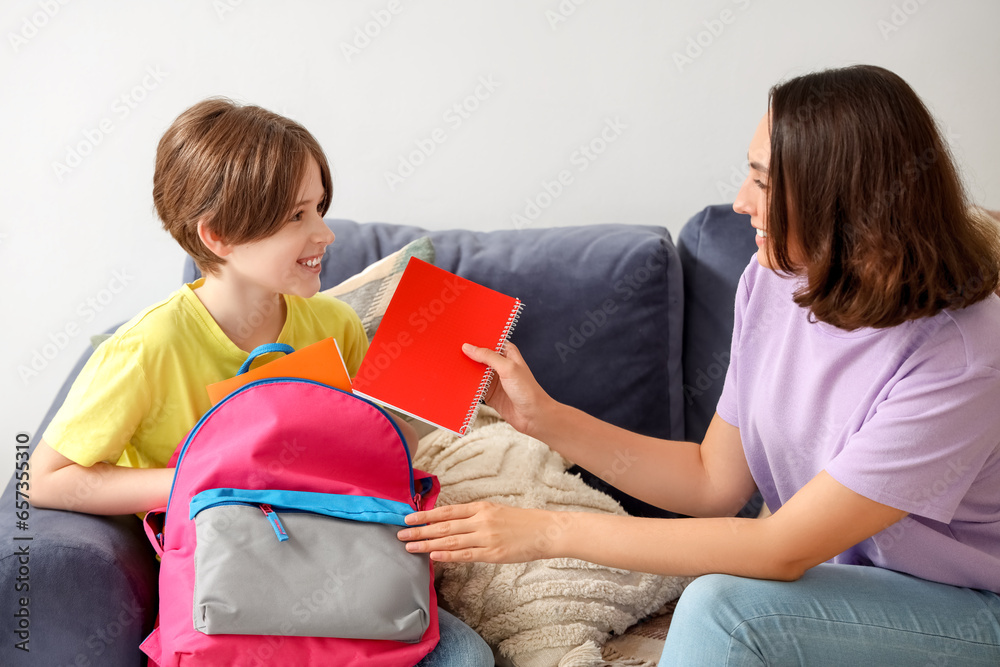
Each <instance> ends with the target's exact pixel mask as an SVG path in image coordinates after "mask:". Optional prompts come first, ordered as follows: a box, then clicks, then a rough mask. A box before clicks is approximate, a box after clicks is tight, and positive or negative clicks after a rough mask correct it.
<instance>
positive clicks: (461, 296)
mask: <svg viewBox="0 0 1000 667" xmlns="http://www.w3.org/2000/svg"><path fill="white" fill-rule="evenodd" d="M520 312H521V301H520V300H518V299H515V298H514V297H510V296H507V295H506V294H501V293H500V292H497V291H495V290H492V289H490V288H488V287H484V286H483V285H479V284H478V283H475V282H472V281H471V280H467V279H465V278H462V277H460V276H456V275H455V274H453V273H449V272H448V271H445V270H444V269H440V268H438V267H436V266H434V265H432V264H428V263H427V262H424V261H422V260H420V259H417V258H416V257H412V258H410V261H409V262H408V263H407V265H406V270H405V271H403V275H402V277H401V278H400V281H399V286H398V287H397V288H396V291H395V293H394V294H393V295H392V300H391V301H390V302H389V306H388V308H387V309H386V311H385V315H384V316H383V317H382V322H381V323H380V324H379V326H378V329H377V330H376V331H375V337H374V338H373V339H372V343H371V347H369V349H368V353H367V354H366V355H365V358H364V360H363V361H362V362H361V368H360V369H359V370H358V373H357V375H356V376H355V377H354V393H355V394H358V395H360V396H364V397H365V398H370V399H372V400H373V401H376V402H378V403H381V404H383V405H385V406H387V407H390V408H393V409H394V410H398V411H399V412H403V413H406V414H408V415H410V416H413V417H416V418H417V419H420V420H422V421H425V422H428V423H429V424H432V425H434V426H437V427H438V428H444V429H447V430H449V431H452V432H454V433H458V434H459V435H465V433H467V432H468V430H469V425H470V424H471V423H472V422H473V421H474V420H475V417H476V412H477V411H478V409H479V401H480V399H481V398H482V396H483V394H484V393H485V392H486V390H487V389H488V388H489V386H490V382H491V380H492V375H493V371H492V370H491V369H490V368H489V367H488V366H486V365H485V364H481V363H479V362H476V361H473V360H472V359H469V358H468V357H467V356H465V353H464V352H462V343H472V344H473V345H476V346H479V347H488V348H492V349H494V350H496V351H497V352H500V351H501V350H502V349H503V346H504V343H506V342H507V339H508V337H509V336H510V333H511V330H512V329H513V328H514V325H515V324H516V323H517V318H518V316H519V315H520Z"/></svg>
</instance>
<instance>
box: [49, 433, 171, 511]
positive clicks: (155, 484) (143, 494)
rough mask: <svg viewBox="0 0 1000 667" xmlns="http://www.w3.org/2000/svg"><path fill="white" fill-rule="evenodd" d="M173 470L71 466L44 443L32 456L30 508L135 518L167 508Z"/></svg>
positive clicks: (106, 465)
mask: <svg viewBox="0 0 1000 667" xmlns="http://www.w3.org/2000/svg"><path fill="white" fill-rule="evenodd" d="M173 478H174V470H173V468H126V467H122V466H116V465H112V464H110V463H95V464H94V465H93V466H90V467H89V468H88V467H86V466H82V465H80V464H78V463H74V462H73V461H71V460H70V459H68V458H66V457H65V456H63V455H62V454H60V453H59V452H57V451H56V450H54V449H52V447H50V446H49V445H48V444H46V442H45V441H44V440H42V441H41V442H39V443H38V446H37V447H36V448H35V451H34V453H32V455H31V504H32V505H34V506H35V507H46V508H49V509H65V510H74V511H76V512H87V513H89V514H109V515H112V514H136V513H142V512H147V511H149V510H151V509H155V508H157V507H163V506H164V505H166V504H167V498H168V496H169V495H170V485H171V484H172V483H173Z"/></svg>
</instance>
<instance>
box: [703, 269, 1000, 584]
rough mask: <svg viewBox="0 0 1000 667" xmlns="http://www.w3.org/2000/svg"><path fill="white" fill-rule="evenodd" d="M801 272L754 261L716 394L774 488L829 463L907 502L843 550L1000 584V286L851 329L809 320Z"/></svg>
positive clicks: (771, 503) (839, 559)
mask: <svg viewBox="0 0 1000 667" xmlns="http://www.w3.org/2000/svg"><path fill="white" fill-rule="evenodd" d="M799 280H800V279H799V278H795V277H787V276H779V275H778V274H776V273H775V272H774V271H771V270H770V269H765V268H763V267H761V266H760V265H759V264H758V263H757V259H756V257H755V258H754V259H753V260H752V261H751V263H750V265H749V266H748V267H747V269H746V270H745V271H744V272H743V277H742V278H741V280H740V285H739V289H738V290H737V293H736V319H735V327H734V331H733V346H732V357H731V360H730V366H729V372H728V374H727V376H726V382H725V387H724V389H723V391H722V397H721V398H720V399H719V406H718V413H719V416H720V417H721V418H722V419H724V420H725V421H727V422H728V423H730V424H733V425H734V426H737V427H738V428H739V429H740V437H741V439H742V441H743V449H744V451H745V453H746V457H747V463H748V464H749V466H750V472H751V474H752V475H753V478H754V481H756V483H757V487H758V488H759V489H760V492H761V494H762V495H763V497H764V502H766V503H767V506H768V508H770V509H771V510H772V511H776V510H777V509H778V508H779V507H781V505H782V504H783V503H784V502H786V501H787V500H788V499H789V498H791V497H792V495H793V494H794V493H795V492H796V491H798V490H799V489H800V488H802V487H803V486H804V485H805V484H806V483H807V482H809V480H811V479H812V478H813V477H815V476H816V475H817V474H818V473H819V472H820V471H822V470H826V471H827V472H828V473H829V474H830V475H831V476H832V477H833V478H834V479H835V480H837V481H838V482H839V483H840V484H843V485H844V486H846V487H847V488H849V489H851V490H853V491H855V492H856V493H859V494H861V495H863V496H865V497H866V498H870V499H871V500H874V501H876V502H879V503H882V504H885V505H890V506H892V507H895V508H897V509H901V510H905V511H907V512H909V515H908V516H907V517H905V518H904V519H903V520H902V521H900V522H899V523H897V524H895V525H893V526H890V527H889V528H887V529H885V530H883V531H882V532H880V533H878V534H877V535H874V536H873V537H871V538H870V539H867V540H865V541H864V542H861V543H860V544H857V545H855V546H854V547H852V548H850V549H848V550H847V551H845V552H844V553H842V554H840V555H838V556H836V557H835V558H834V559H833V561H832V562H835V563H849V564H858V565H876V566H879V567H884V568H887V569H891V570H898V571H900V572H907V573H909V574H913V575H916V576H918V577H922V578H924V579H930V580H933V581H940V582H943V583H947V584H952V585H956V586H967V587H970V588H982V589H986V590H991V591H995V592H1000V343H998V339H1000V298H997V297H996V296H991V297H990V298H989V299H986V300H985V301H981V302H979V303H977V304H975V305H973V306H970V307H968V308H964V309H962V310H958V311H943V312H941V313H939V314H938V315H936V316H934V317H930V318H923V319H920V320H916V321H910V322H906V323H904V324H901V325H899V326H896V327H891V328H888V329H859V330H856V331H852V332H849V331H844V330H842V329H838V328H836V327H833V326H830V325H828V324H825V323H822V322H815V321H812V322H810V318H809V313H808V311H807V310H806V309H804V308H801V307H800V306H798V305H796V304H795V302H794V301H793V300H792V294H793V292H794V291H795V289H796V287H797V286H798V285H799Z"/></svg>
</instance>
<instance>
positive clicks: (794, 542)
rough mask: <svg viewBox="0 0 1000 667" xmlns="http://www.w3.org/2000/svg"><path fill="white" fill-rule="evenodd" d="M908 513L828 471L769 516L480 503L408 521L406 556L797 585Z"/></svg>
mask: <svg viewBox="0 0 1000 667" xmlns="http://www.w3.org/2000/svg"><path fill="white" fill-rule="evenodd" d="M904 516H906V512H903V511H902V510H898V509H895V508H893V507H889V506H887V505H882V504H880V503H877V502H874V501H872V500H869V499H868V498H865V497H864V496H861V495H859V494H857V493H855V492H853V491H851V490H850V489H848V488H847V487H845V486H843V485H841V484H840V483H838V482H837V481H836V480H834V479H833V477H831V476H830V475H828V474H827V473H826V472H821V473H820V474H818V475H817V476H816V477H815V478H813V480H812V481H810V482H809V483H808V484H806V485H805V486H804V487H803V488H802V489H801V490H799V492H798V493H796V494H795V495H794V496H793V497H792V498H791V499H789V501H788V502H787V503H785V505H783V506H782V507H781V508H780V509H779V510H778V511H777V512H775V513H774V514H772V515H771V516H769V517H767V518H765V519H739V518H707V519H699V518H696V519H647V518H639V517H623V516H616V515H607V514H593V513H587V512H552V511H545V510H528V509H518V508H512V507H505V506H501V505H495V504H492V503H472V504H469V505H452V506H449V507H439V508H437V509H434V510H430V511H427V512H417V513H414V514H411V515H410V516H408V517H407V523H409V524H422V523H427V524H428V525H426V526H421V527H416V528H407V529H404V530H402V531H400V533H399V537H400V539H402V540H406V541H409V542H410V543H409V544H407V545H406V548H407V550H409V551H413V552H427V553H430V557H431V558H432V559H433V560H438V561H444V562H464V561H481V562H491V563H510V562H524V561H529V560H536V559H540V558H579V559H582V560H586V561H590V562H593V563H598V564H600V565H605V566H609V567H617V568H622V569H627V570H637V571H641V572H653V573H659V574H667V575H675V576H696V575H701V574H707V573H710V572H719V573H725V574H735V575H739V576H744V577H754V578H758V579H777V580H785V581H791V580H795V579H797V578H799V577H800V576H801V575H802V573H804V572H805V571H806V570H808V569H809V568H811V567H813V566H815V565H817V564H819V563H822V562H824V561H826V560H829V559H830V558H832V557H834V556H836V555H837V554H839V553H841V552H843V551H844V550H846V549H848V548H850V547H851V546H853V545H855V544H857V543H858V542H861V541H862V540H865V539H867V538H869V537H871V536H872V535H874V534H875V533H877V532H879V531H881V530H883V529H885V528H887V527H888V526H890V525H892V524H893V523H895V522H897V521H899V520H900V519H902V518H903V517H904Z"/></svg>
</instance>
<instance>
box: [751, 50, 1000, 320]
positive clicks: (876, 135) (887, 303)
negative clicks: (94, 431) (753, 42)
mask: <svg viewBox="0 0 1000 667" xmlns="http://www.w3.org/2000/svg"><path fill="white" fill-rule="evenodd" d="M769 107H770V117H771V159H770V167H769V170H768V204H767V207H768V209H767V212H768V222H767V227H768V229H767V233H768V245H769V246H770V250H771V257H772V258H773V262H774V266H775V267H776V268H777V269H780V270H782V271H786V272H802V274H803V276H804V278H805V282H804V284H803V287H802V288H801V289H799V290H798V292H796V295H795V301H796V303H798V304H799V305H800V306H803V307H806V308H809V309H810V311H811V312H812V316H813V317H815V318H816V319H818V320H820V321H822V322H826V323H828V324H832V325H834V326H837V327H840V328H842V329H847V330H854V329H858V328H861V327H890V326H894V325H897V324H900V323H902V322H905V321H907V320H912V319H916V318H919V317H927V316H931V315H935V314H936V313H938V312H940V311H941V310H943V309H946V308H962V307H964V306H968V305H970V304H973V303H976V302H977V301H980V300H982V299H985V298H986V297H988V296H989V295H990V294H991V293H993V291H994V290H996V289H997V287H998V283H1000V239H998V237H997V235H996V233H995V232H994V231H993V230H992V229H991V228H990V225H989V223H987V222H985V221H984V220H983V219H981V217H980V216H977V215H975V214H973V213H972V212H971V211H970V208H969V206H968V202H967V199H966V195H965V192H964V189H963V187H962V183H961V180H960V179H959V176H958V173H957V171H956V169H955V166H954V163H953V161H952V158H951V156H950V154H949V150H948V146H947V144H946V143H945V142H944V141H943V140H942V138H941V133H940V132H939V131H938V128H937V127H936V125H935V123H934V120H933V118H932V117H931V114H930V112H929V111H928V110H927V108H926V107H925V106H924V104H923V103H922V102H921V101H920V98H918V97H917V95H916V93H914V92H913V90H912V89H911V88H910V86H909V85H907V84H906V82H905V81H903V79H901V78H900V77H899V76H897V75H896V74H893V73H892V72H890V71H888V70H885V69H882V68H880V67H873V66H868V65H858V66H853V67H846V68H843V69H833V70H826V71H822V72H817V73H813V74H807V75H805V76H800V77H797V78H794V79H791V80H789V81H787V82H784V83H781V84H778V85H776V86H774V87H773V88H772V89H771V92H770V99H769ZM789 237H791V238H792V239H794V245H795V246H796V247H795V248H794V249H793V252H791V253H790V252H789V251H790V248H789ZM793 256H794V257H795V258H796V259H797V260H798V265H796V262H795V261H793Z"/></svg>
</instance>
